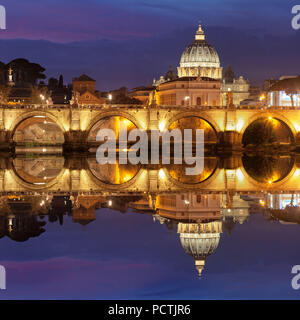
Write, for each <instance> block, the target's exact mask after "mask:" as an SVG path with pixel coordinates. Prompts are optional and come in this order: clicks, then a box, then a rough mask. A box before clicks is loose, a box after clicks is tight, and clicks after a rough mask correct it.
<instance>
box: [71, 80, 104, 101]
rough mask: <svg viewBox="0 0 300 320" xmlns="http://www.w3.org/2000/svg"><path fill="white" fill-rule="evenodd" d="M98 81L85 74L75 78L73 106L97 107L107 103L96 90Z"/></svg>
mask: <svg viewBox="0 0 300 320" xmlns="http://www.w3.org/2000/svg"><path fill="white" fill-rule="evenodd" d="M95 84H96V81H95V80H94V79H92V78H90V77H89V76H87V75H85V74H83V75H81V76H80V77H78V78H73V98H72V101H71V104H78V105H83V106H84V105H97V104H101V103H105V100H106V99H105V98H103V97H101V93H100V92H99V91H96V90H95Z"/></svg>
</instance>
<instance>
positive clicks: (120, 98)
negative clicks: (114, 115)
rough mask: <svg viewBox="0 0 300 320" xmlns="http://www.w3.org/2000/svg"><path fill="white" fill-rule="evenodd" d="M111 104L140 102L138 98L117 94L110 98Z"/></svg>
mask: <svg viewBox="0 0 300 320" xmlns="http://www.w3.org/2000/svg"><path fill="white" fill-rule="evenodd" d="M112 103H113V104H142V102H141V101H140V100H138V99H135V98H131V97H128V96H126V95H125V94H118V95H117V96H115V97H114V98H113V100H112Z"/></svg>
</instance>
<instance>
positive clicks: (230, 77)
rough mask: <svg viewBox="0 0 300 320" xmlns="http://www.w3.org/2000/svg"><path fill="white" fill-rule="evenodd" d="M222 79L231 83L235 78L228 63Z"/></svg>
mask: <svg viewBox="0 0 300 320" xmlns="http://www.w3.org/2000/svg"><path fill="white" fill-rule="evenodd" d="M224 79H225V82H226V83H233V80H234V79H236V77H235V73H234V72H233V70H232V68H231V65H228V66H227V68H226V69H225V71H224Z"/></svg>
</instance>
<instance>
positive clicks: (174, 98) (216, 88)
mask: <svg viewBox="0 0 300 320" xmlns="http://www.w3.org/2000/svg"><path fill="white" fill-rule="evenodd" d="M155 99H156V104H158V105H170V106H219V105H220V104H221V91H220V81H219V80H215V79H211V78H204V77H181V78H178V79H176V80H171V81H167V82H164V83H162V84H160V85H159V86H158V87H157V91H156V95H155Z"/></svg>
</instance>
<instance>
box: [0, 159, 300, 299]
mask: <svg viewBox="0 0 300 320" xmlns="http://www.w3.org/2000/svg"><path fill="white" fill-rule="evenodd" d="M27 160H28V159H27ZM30 161H31V160H30ZM32 161H33V162H29V163H28V162H27V161H24V159H15V160H14V169H13V170H14V172H16V173H17V176H18V177H19V178H22V181H23V182H26V184H24V185H23V189H22V190H21V189H20V190H18V191H14V192H13V191H11V192H9V190H7V189H6V192H2V195H1V197H0V200H1V202H0V252H1V263H0V264H2V265H3V266H5V267H6V271H7V289H6V290H0V298H1V299H233V298H234V299H265V298H275V299H287V298H289V299H298V298H299V297H300V291H297V290H293V289H292V287H291V279H292V274H291V268H292V266H293V265H297V264H300V252H299V249H298V246H297V244H298V243H299V241H300V226H299V224H298V223H299V222H300V208H298V205H300V195H299V194H300V191H298V190H293V191H291V190H290V191H284V190H283V189H282V188H283V184H282V183H285V184H284V186H285V188H288V187H289V186H292V187H293V188H295V182H294V180H289V181H291V182H289V181H286V180H284V179H293V177H294V178H295V175H296V174H297V161H296V159H290V158H288V159H286V158H285V157H284V158H283V160H280V161H279V164H278V161H277V160H276V161H277V162H276V161H275V160H274V161H273V160H272V161H270V159H269V160H266V159H261V162H260V165H259V166H257V164H254V165H253V166H254V169H253V166H252V165H251V163H252V162H251V161H250V160H249V159H248V158H247V159H246V160H245V159H244V160H243V161H231V163H233V162H234V163H237V164H236V168H238V169H240V171H241V172H242V170H244V171H246V172H248V173H249V179H251V181H252V180H253V181H254V180H255V181H256V182H255V183H254V185H255V186H256V189H253V187H251V190H250V189H249V192H246V191H245V190H244V191H243V192H241V191H239V190H232V189H228V190H227V191H224V190H223V187H222V190H214V191H210V190H208V189H209V188H208V186H207V184H201V183H202V182H201V181H200V182H199V184H197V185H196V187H195V184H194V185H193V188H192V189H193V190H192V189H189V188H188V187H187V185H185V186H186V188H185V189H184V188H183V189H182V190H177V191H176V192H156V193H155V194H153V193H151V194H150V193H149V194H148V193H144V192H143V193H136V194H132V193H128V194H125V193H124V194H122V195H116V194H115V193H113V192H108V191H106V192H102V193H99V192H98V193H82V192H77V193H76V192H73V193H67V192H65V194H63V191H62V190H60V191H58V190H57V191H55V190H54V191H53V190H52V191H51V192H48V191H45V190H37V189H35V191H32V190H31V191H30V188H31V187H30V185H29V180H31V183H32V185H33V186H34V187H35V188H36V184H37V183H39V182H37V181H42V180H46V183H48V180H49V183H51V181H52V180H51V179H52V178H53V177H54V176H55V175H59V172H60V170H61V169H59V168H60V165H61V159H60V158H59V159H56V160H55V161H52V164H51V162H47V163H48V165H47V166H45V165H43V163H44V162H43V161H42V162H39V161H37V160H36V159H34V160H32ZM221 162H222V161H219V160H218V163H219V164H218V168H220V167H221V165H220V163H221ZM223 162H224V161H223ZM223 162H222V163H223ZM50 164H51V165H50ZM287 164H288V165H287ZM65 166H66V165H65ZM211 166H212V164H209V168H210V167H211ZM255 166H256V167H255ZM257 167H260V168H259V169H257V170H256V169H255V168H257ZM93 168H94V167H93ZM236 168H235V169H232V168H229V169H228V168H225V169H224V168H223V169H224V172H225V175H228V177H229V178H228V180H226V181H227V184H228V185H229V183H232V181H231V180H232V179H233V178H232V174H233V170H236ZM94 169H95V168H94ZM2 170H4V178H3V179H6V176H7V175H8V174H9V172H10V170H12V167H11V166H10V165H7V166H6V167H5V168H3V169H2ZM130 170H131V169H130ZM291 170H294V171H292V174H291V173H290V172H291ZM100 171H101V170H100ZM173 171H174V170H173ZM207 171H208V172H210V171H211V172H212V174H214V173H213V172H215V169H214V170H207ZM244 171H243V172H244ZM42 172H46V173H45V174H46V179H45V178H44V177H45V176H43V174H42ZM174 172H176V171H174ZM119 173H122V174H125V173H124V172H123V171H120V172H119ZM119 173H118V175H117V176H118V179H119V180H120V175H119ZM51 175H52V176H51ZM17 176H16V177H17ZM111 176H114V179H115V176H116V172H115V171H111ZM50 177H51V179H50ZM106 177H107V175H106ZM121 177H122V176H121ZM173 177H175V178H176V175H175V174H173ZM250 177H251V178H250ZM271 177H273V180H272V188H271V187H270V184H271V183H269V181H270V179H271ZM237 178H239V176H237ZM15 179H17V178H15ZM39 179H40V180H39ZM207 179H209V176H208V177H207V176H205V180H204V182H205V181H207ZM230 179H231V180H230ZM276 179H277V180H276ZM121 180H122V179H121ZM178 180H179V181H180V180H181V176H180V175H179V179H178ZM183 180H184V183H186V182H187V181H186V179H185V178H184V179H183ZM114 181H115V180H114ZM230 181H231V182H230ZM197 182H198V181H197ZM248 182H249V181H246V182H245V183H248ZM276 183H278V188H276ZM289 183H290V185H289ZM11 186H13V184H11ZM33 186H32V188H33ZM14 188H15V187H14ZM249 188H250V187H249ZM270 188H271V189H270ZM283 191H284V192H283ZM199 273H200V274H201V276H199Z"/></svg>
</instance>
